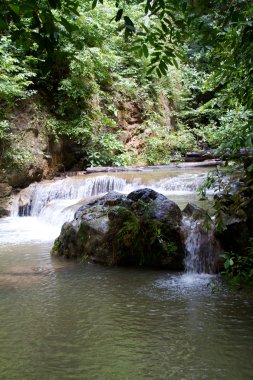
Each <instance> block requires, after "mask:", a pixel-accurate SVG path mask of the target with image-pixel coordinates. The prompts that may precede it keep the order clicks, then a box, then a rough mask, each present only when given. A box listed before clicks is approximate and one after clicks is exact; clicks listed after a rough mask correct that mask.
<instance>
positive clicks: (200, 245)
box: [183, 219, 220, 274]
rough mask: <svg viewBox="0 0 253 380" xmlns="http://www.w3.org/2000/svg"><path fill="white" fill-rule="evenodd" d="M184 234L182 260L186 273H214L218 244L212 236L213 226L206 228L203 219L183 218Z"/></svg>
mask: <svg viewBox="0 0 253 380" xmlns="http://www.w3.org/2000/svg"><path fill="white" fill-rule="evenodd" d="M183 223H184V231H185V234H186V239H185V251H186V256H185V260H184V264H185V271H186V273H191V274H193V273H215V272H216V269H217V268H216V267H217V252H219V251H220V250H219V244H218V242H217V240H216V239H215V236H214V228H213V226H209V227H208V229H206V228H205V227H204V226H203V221H199V220H193V219H185V220H184V222H183Z"/></svg>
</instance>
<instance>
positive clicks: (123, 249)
mask: <svg viewBox="0 0 253 380" xmlns="http://www.w3.org/2000/svg"><path fill="white" fill-rule="evenodd" d="M180 222H181V211H180V209H179V207H178V206H177V205H176V204H175V203H174V202H172V201H169V200H168V199H167V198H166V197H164V196H163V195H161V194H159V193H157V192H155V191H153V190H151V189H141V190H137V191H135V192H132V193H130V194H129V195H128V196H127V197H126V196H124V195H122V194H119V193H116V192H112V193H108V194H107V195H105V196H104V197H102V198H99V199H97V200H96V201H93V202H91V203H89V204H88V205H83V206H82V207H81V208H80V209H79V210H78V211H77V212H76V214H75V217H74V220H73V221H72V222H71V223H65V224H64V225H63V227H62V231H61V234H60V236H59V237H58V239H56V241H55V244H54V247H53V250H52V253H53V254H55V255H58V256H64V257H67V258H72V257H86V258H89V259H91V260H93V261H96V262H101V263H103V264H106V265H115V264H117V265H144V266H151V267H164V268H170V269H182V267H183V257H184V250H183V246H182V242H181V237H180Z"/></svg>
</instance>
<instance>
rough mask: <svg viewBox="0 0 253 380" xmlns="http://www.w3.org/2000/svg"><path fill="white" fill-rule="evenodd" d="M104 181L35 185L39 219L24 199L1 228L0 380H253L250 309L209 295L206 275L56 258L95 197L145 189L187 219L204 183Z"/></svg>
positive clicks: (141, 178) (190, 178)
mask: <svg viewBox="0 0 253 380" xmlns="http://www.w3.org/2000/svg"><path fill="white" fill-rule="evenodd" d="M180 176H181V177H180ZM99 177H100V178H98V176H90V177H89V180H90V183H89V184H87V183H85V181H86V179H84V178H82V179H81V178H71V179H69V178H66V179H64V180H62V182H61V181H56V182H54V183H52V182H50V183H45V184H41V185H37V186H35V187H36V189H35V188H32V189H31V191H30V193H29V194H30V195H29V194H28V193H27V194H26V195H25V192H24V193H23V195H22V196H23V202H24V204H25V201H26V202H27V200H28V202H27V203H26V204H30V206H31V207H30V209H29V214H30V215H31V216H26V217H18V202H19V201H20V199H19V198H18V199H17V200H16V203H15V202H14V205H13V216H12V217H9V218H3V219H1V220H0V262H1V265H0V342H1V345H0V379H1V380H2V379H3V380H5V379H6V380H9V379H11V380H13V379H15V380H16V379H17V380H19V379H21V380H23V379H24V380H35V379H39V380H44V379H45V380H46V379H49V380H51V379H52V380H58V379H59V380H61V379H63V380H64V379H78V380H79V379H80V380H82V379H87V380H90V379H99V380H100V379H101V380H127V379H130V380H132V379H133V380H135V379H136V380H138V379H140V380H142V379H143V380H144V379H154V380H156V379H164V380H167V379H169V380H170V379H171V380H191V379H199V380H202V379H208V380H209V379H210V380H213V379H218V380H220V379H221V380H223V379H224V380H249V379H252V376H253V363H252V356H253V303H252V298H250V297H247V296H245V295H240V294H239V295H234V294H231V293H229V292H228V291H226V290H221V291H220V292H218V293H215V292H213V291H212V286H210V281H212V279H213V278H214V277H213V276H212V275H207V274H198V273H190V274H189V273H175V272H173V273H168V272H165V271H154V270H142V269H138V268H137V269H133V268H131V269H130V268H105V267H101V266H99V265H94V264H92V263H79V262H74V261H62V260H59V259H53V258H51V256H50V253H49V252H50V248H51V246H52V242H53V239H54V238H55V237H56V236H57V235H58V233H59V230H60V225H61V223H62V222H63V221H64V220H69V219H71V218H72V215H73V213H74V210H75V209H76V208H77V207H78V205H79V204H80V202H83V200H82V199H83V198H85V199H86V200H88V199H90V197H93V196H94V195H95V193H97V190H94V189H98V188H99V189H100V190H99V193H103V192H106V191H108V186H111V187H110V188H109V189H114V190H117V191H122V192H127V193H128V192H129V191H131V189H134V188H136V187H141V186H147V185H148V186H149V187H153V188H155V189H160V192H163V193H164V194H166V195H167V196H169V197H170V198H171V199H173V200H176V201H177V202H178V203H180V205H181V206H182V207H183V206H184V204H186V203H187V202H188V201H189V200H191V201H192V200H195V199H197V196H196V194H195V192H194V190H195V189H196V182H198V181H199V180H201V178H202V179H203V172H200V171H193V173H191V172H187V173H184V174H183V173H182V172H179V173H178V172H173V173H161V172H157V173H150V174H148V173H143V175H142V174H139V173H138V174H136V173H135V174H134V173H120V174H116V175H113V176H110V178H109V181H108V178H106V177H107V176H103V177H104V179H102V178H101V176H99ZM173 177H174V180H172V179H171V178H173ZM112 178H113V179H112ZM115 178H116V179H115ZM64 181H65V182H64ZM82 181H83V182H82ZM180 181H181V184H182V182H184V184H183V185H182V186H181V188H180V187H179V186H180V185H176V183H177V182H178V183H179V182H180ZM71 183H72V184H73V186H72V187H71V186H70V184H71ZM102 183H104V184H105V183H106V184H107V185H105V187H103V186H104V185H103V186H102ZM186 183H187V184H186ZM193 183H195V185H194V184H193ZM67 184H68V186H67ZM95 184H96V186H95ZM106 186H107V187H106ZM173 186H174V189H173V188H172V187H173ZM184 186H185V187H184ZM46 188H47V190H46ZM88 188H89V190H87V189H88ZM182 188H183V189H182ZM48 190H50V191H48ZM94 191H95V193H94ZM31 194H32V195H31ZM39 194H40V195H39ZM25 197H26V198H25ZM31 199H32V202H30V200H31ZM15 205H16V206H15Z"/></svg>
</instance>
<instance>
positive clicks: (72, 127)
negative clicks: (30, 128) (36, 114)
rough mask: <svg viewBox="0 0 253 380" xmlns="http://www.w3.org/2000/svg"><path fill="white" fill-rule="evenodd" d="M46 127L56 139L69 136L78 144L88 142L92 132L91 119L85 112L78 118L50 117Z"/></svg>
mask: <svg viewBox="0 0 253 380" xmlns="http://www.w3.org/2000/svg"><path fill="white" fill-rule="evenodd" d="M46 128H47V131H48V134H49V136H51V137H53V138H54V139H55V140H56V141H59V139H60V138H66V137H67V138H69V139H70V140H73V141H74V142H76V143H78V144H81V143H82V144H87V142H88V141H89V139H90V136H91V134H92V123H91V120H90V118H89V117H88V116H87V115H85V114H82V115H81V116H80V117H79V118H78V119H74V120H69V121H64V120H60V119H56V118H52V117H51V118H50V117H48V118H47V121H46Z"/></svg>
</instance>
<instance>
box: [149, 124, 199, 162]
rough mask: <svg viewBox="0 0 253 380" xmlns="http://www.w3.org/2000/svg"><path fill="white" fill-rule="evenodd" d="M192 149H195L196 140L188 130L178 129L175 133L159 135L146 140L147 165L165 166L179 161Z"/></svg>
mask: <svg viewBox="0 0 253 380" xmlns="http://www.w3.org/2000/svg"><path fill="white" fill-rule="evenodd" d="M194 148H196V140H195V138H194V135H193V133H192V132H191V131H190V130H189V129H186V128H183V127H180V128H179V130H178V131H176V132H172V131H171V132H170V133H166V134H164V133H161V134H160V135H158V136H157V137H151V138H149V139H148V140H147V144H146V159H147V163H148V164H149V165H156V164H160V165H166V164H169V163H170V162H171V161H181V160H182V157H183V156H184V155H185V153H186V152H187V151H190V150H193V149H194Z"/></svg>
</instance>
